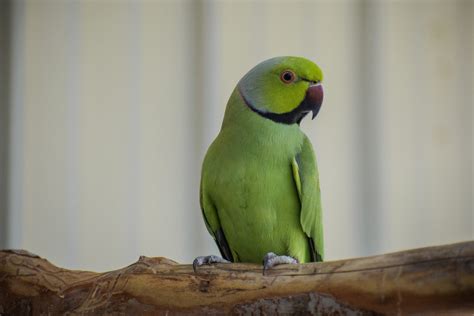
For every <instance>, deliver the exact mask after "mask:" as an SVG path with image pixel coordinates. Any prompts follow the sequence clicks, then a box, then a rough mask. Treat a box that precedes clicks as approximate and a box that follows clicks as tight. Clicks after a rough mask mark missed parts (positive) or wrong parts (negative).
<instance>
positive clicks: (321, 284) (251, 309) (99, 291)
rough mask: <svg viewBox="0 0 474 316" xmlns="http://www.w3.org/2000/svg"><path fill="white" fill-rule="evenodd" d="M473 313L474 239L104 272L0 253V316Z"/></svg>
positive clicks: (143, 264) (162, 261)
mask: <svg viewBox="0 0 474 316" xmlns="http://www.w3.org/2000/svg"><path fill="white" fill-rule="evenodd" d="M441 311H442V312H452V313H456V314H458V313H469V314H471V313H472V312H474V242H473V241H470V242H464V243H458V244H452V245H446V246H438V247H429V248H421V249H414V250H408V251H403V252H398V253H392V254H386V255H381V256H374V257H367V258H357V259H350V260H340V261H332V262H323V263H309V264H298V265H284V266H278V267H276V268H275V269H273V270H270V271H268V273H267V274H266V275H265V276H264V275H263V274H262V267H261V266H259V265H255V264H217V265H215V266H209V267H201V268H199V270H198V273H194V272H193V269H192V266H191V265H181V264H177V263H176V262H174V261H171V260H169V259H166V258H147V257H140V259H139V260H138V261H137V262H136V263H134V264H132V265H130V266H128V267H125V268H123V269H120V270H116V271H111V272H105V273H95V272H85V271H72V270H66V269H62V268H58V267H56V266H54V265H52V264H51V263H49V262H48V261H47V260H45V259H42V258H40V257H38V256H36V255H33V254H31V253H28V252H26V251H21V250H19V251H15V250H4V251H0V314H2V315H3V314H22V315H23V314H46V313H48V314H63V313H66V312H70V313H80V314H97V313H100V314H103V313H120V314H130V315H136V314H143V313H150V314H153V313H163V314H164V313H171V314H175V313H179V314H183V313H184V314H204V313H206V314H224V313H235V314H248V313H264V314H274V313H283V314H288V313H300V314H301V313H303V314H308V313H313V314H347V313H350V312H354V313H355V314H360V315H366V314H367V315H372V314H406V313H415V312H416V313H430V312H441Z"/></svg>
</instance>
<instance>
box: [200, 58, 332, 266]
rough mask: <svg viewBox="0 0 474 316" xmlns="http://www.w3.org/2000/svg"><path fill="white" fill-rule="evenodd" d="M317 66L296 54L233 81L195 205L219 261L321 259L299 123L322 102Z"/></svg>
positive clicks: (316, 209)
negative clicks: (202, 217)
mask: <svg viewBox="0 0 474 316" xmlns="http://www.w3.org/2000/svg"><path fill="white" fill-rule="evenodd" d="M322 79H323V74H322V72H321V69H320V68H319V67H318V66H317V65H316V64H315V63H313V62H311V61H309V60H308V59H305V58H301V57H275V58H272V59H269V60H266V61H264V62H262V63H260V64H258V65H257V66H255V67H254V68H253V69H251V70H250V71H249V72H248V73H247V74H246V75H245V76H244V77H243V78H242V79H241V80H240V81H239V83H238V84H237V86H236V87H235V89H234V91H233V92H232V95H231V96H230V99H229V101H228V103H227V108H226V111H225V115H224V121H223V123H222V127H221V130H220V132H219V135H218V136H217V138H216V139H215V140H214V142H213V143H212V144H211V146H210V147H209V149H208V151H207V154H206V156H205V158H204V162H203V166H202V175H201V188H200V203H201V209H202V214H203V216H204V221H205V224H206V227H207V229H208V230H209V233H210V234H211V235H212V237H213V238H214V240H215V241H216V243H217V246H218V248H219V250H220V253H221V255H222V257H223V258H221V257H218V256H203V257H197V258H196V259H195V260H194V262H193V267H194V269H195V270H196V268H197V267H198V266H201V265H203V264H211V263H217V262H254V263H261V262H262V259H263V264H264V272H265V270H266V269H268V268H271V267H273V266H275V265H278V264H284V263H298V262H301V263H303V262H311V261H322V260H323V258H324V245H323V226H322V217H321V216H322V214H321V212H322V211H321V198H320V196H321V194H320V188H319V175H318V169H317V165H316V158H315V154H314V151H313V146H312V145H311V142H310V141H309V139H308V137H307V136H306V135H305V134H304V133H303V132H302V131H301V129H300V126H299V124H300V122H301V120H302V119H303V118H304V117H305V116H306V114H308V113H309V112H312V116H313V119H314V117H315V116H316V115H317V113H318V111H319V109H320V107H321V104H322V100H323V89H322V86H321V81H322Z"/></svg>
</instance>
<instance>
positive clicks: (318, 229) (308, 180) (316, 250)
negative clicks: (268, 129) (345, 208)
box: [292, 136, 324, 261]
mask: <svg viewBox="0 0 474 316" xmlns="http://www.w3.org/2000/svg"><path fill="white" fill-rule="evenodd" d="M292 169H293V178H294V180H295V185H296V189H297V191H298V195H299V198H300V202H301V214H300V222H301V226H302V228H303V231H304V232H305V233H306V235H307V236H308V238H309V244H310V248H311V257H312V261H323V258H324V240H323V222H322V208H321V190H320V188H319V173H318V167H317V164H316V157H315V154H314V151H313V146H312V145H311V143H310V141H309V139H308V138H307V137H306V136H305V138H304V142H303V147H302V150H301V152H300V153H299V154H298V155H297V156H296V157H295V158H294V159H293V162H292Z"/></svg>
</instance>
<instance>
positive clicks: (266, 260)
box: [263, 252, 299, 275]
mask: <svg viewBox="0 0 474 316" xmlns="http://www.w3.org/2000/svg"><path fill="white" fill-rule="evenodd" d="M296 263H299V262H298V259H296V258H293V257H290V256H278V255H276V254H274V253H273V252H269V253H267V254H266V255H265V257H263V275H265V271H267V270H268V269H271V268H273V267H274V266H277V265H280V264H296Z"/></svg>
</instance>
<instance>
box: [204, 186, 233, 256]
mask: <svg viewBox="0 0 474 316" xmlns="http://www.w3.org/2000/svg"><path fill="white" fill-rule="evenodd" d="M199 195H200V204H201V211H202V216H203V217H204V222H205V223H206V228H207V230H208V231H209V233H210V234H211V236H212V237H213V238H214V240H215V241H216V244H217V247H218V248H219V251H220V253H221V256H222V258H224V259H226V260H229V261H231V262H234V258H233V256H232V251H231V250H230V247H229V244H228V243H227V239H226V238H225V235H224V231H223V230H222V227H221V223H220V220H219V216H218V214H217V209H216V207H215V205H214V203H212V200H211V199H210V197H209V196H208V195H207V194H206V193H205V190H204V185H203V183H202V182H201V189H200V194H199Z"/></svg>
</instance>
